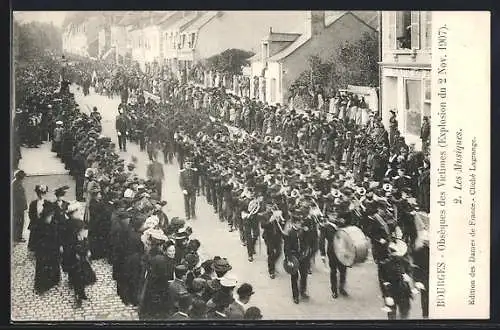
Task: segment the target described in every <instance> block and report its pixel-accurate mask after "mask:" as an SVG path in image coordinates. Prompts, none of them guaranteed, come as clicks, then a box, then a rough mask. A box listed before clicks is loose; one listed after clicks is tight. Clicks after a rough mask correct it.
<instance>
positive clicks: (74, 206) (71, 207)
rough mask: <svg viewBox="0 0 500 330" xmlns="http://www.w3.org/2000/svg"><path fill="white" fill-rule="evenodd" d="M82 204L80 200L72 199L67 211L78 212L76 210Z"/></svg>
mask: <svg viewBox="0 0 500 330" xmlns="http://www.w3.org/2000/svg"><path fill="white" fill-rule="evenodd" d="M81 206H82V205H81V204H80V202H78V201H72V202H70V203H69V205H68V209H67V210H66V212H67V213H68V214H70V213H73V212H76V211H78V210H79V209H80V207H81Z"/></svg>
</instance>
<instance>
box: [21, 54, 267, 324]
mask: <svg viewBox="0 0 500 330" xmlns="http://www.w3.org/2000/svg"><path fill="white" fill-rule="evenodd" d="M59 68H60V65H59V63H58V62H55V61H51V60H50V59H45V58H43V59H39V60H38V61H35V62H34V63H33V64H32V66H30V67H28V68H27V70H26V71H24V72H19V73H18V74H19V76H18V77H17V79H18V80H20V81H22V82H23V83H24V84H26V85H27V86H25V87H26V89H25V90H28V91H29V92H28V93H27V94H26V95H25V97H26V98H25V102H26V103H23V104H19V105H18V106H19V108H21V109H23V108H25V109H26V108H27V109H37V110H38V109H51V110H50V112H51V114H52V115H53V117H52V118H53V119H52V121H53V124H54V126H55V128H54V129H53V131H52V132H50V133H49V132H47V135H48V136H47V137H46V138H47V139H48V140H50V141H51V142H52V145H53V151H54V152H56V153H57V155H58V156H59V157H60V158H61V161H63V162H64V163H65V165H66V167H67V169H69V170H70V173H71V174H72V175H73V176H74V178H75V180H76V188H77V193H76V194H77V200H78V201H73V202H67V201H65V200H64V195H65V191H66V190H67V188H68V187H67V186H66V187H59V188H57V189H54V193H55V196H56V200H55V201H54V200H51V199H50V198H49V197H48V196H49V194H50V193H49V191H50V190H51V189H53V188H52V187H51V188H49V187H47V186H44V185H37V187H36V189H35V192H36V194H37V197H38V198H37V199H36V200H34V201H32V202H31V203H29V207H28V205H27V202H26V197H25V193H24V191H23V188H22V180H23V178H24V177H25V173H24V172H23V171H22V170H18V171H16V173H15V179H14V182H13V186H14V201H15V202H14V205H15V212H14V220H15V223H14V224H15V225H14V228H15V240H16V241H17V242H22V241H23V237H22V227H23V220H24V218H23V216H21V215H23V214H24V211H25V210H26V209H28V214H29V220H30V223H29V226H28V229H29V231H30V235H29V242H28V248H29V250H30V251H32V252H33V253H34V255H35V259H36V266H35V267H36V276H35V283H34V289H35V291H36V293H37V294H44V293H45V292H47V291H48V290H49V289H50V288H52V287H54V286H56V285H57V284H59V283H60V281H61V271H60V267H61V266H62V270H63V273H66V274H68V279H69V284H70V286H71V287H72V288H73V289H74V291H75V297H76V304H77V306H81V304H82V300H85V299H87V295H86V294H85V286H87V285H90V284H93V283H95V282H96V275H95V273H94V271H93V270H92V267H91V260H96V259H103V258H104V259H107V260H108V261H109V263H110V264H111V265H112V266H113V279H114V280H115V281H116V282H117V294H118V295H119V296H120V298H121V299H122V301H123V302H124V303H125V304H132V305H135V306H137V307H138V309H139V315H140V318H141V319H176V320H184V319H206V318H209V319H228V318H229V319H259V318H261V317H262V315H261V313H260V309H259V308H257V307H249V308H246V307H247V304H248V302H249V301H250V299H251V296H252V295H253V293H254V292H253V288H252V286H251V285H250V284H248V283H242V284H240V283H238V282H237V279H236V278H235V277H234V276H233V275H232V274H231V272H230V271H231V269H232V266H231V265H230V264H229V262H228V261H227V260H226V259H225V258H222V257H219V256H216V257H214V258H213V259H209V260H201V259H200V256H199V254H198V249H199V248H200V246H201V242H200V241H199V240H197V239H194V238H191V235H192V229H191V227H189V226H187V225H186V221H185V220H182V219H179V218H172V219H169V218H168V217H167V215H166V214H165V213H164V212H163V211H162V207H163V206H165V204H166V202H165V201H161V199H160V196H159V195H160V193H161V192H158V191H157V190H156V188H157V187H156V186H155V185H154V182H153V181H152V180H149V179H141V178H139V177H138V176H137V175H136V174H135V173H134V171H133V170H132V169H133V166H132V164H128V165H130V166H127V169H125V166H124V165H125V164H124V160H123V159H119V156H118V155H117V154H116V153H115V151H114V149H115V146H114V144H113V143H112V142H111V139H109V138H107V137H104V136H103V135H101V126H100V123H99V121H100V117H99V116H97V115H96V114H95V112H93V113H92V114H91V115H87V114H85V113H83V112H81V111H80V109H79V108H78V105H77V104H76V103H75V99H74V95H73V94H72V93H70V92H69V83H68V82H67V81H62V82H61V81H60V77H59V76H58V75H57V74H54V75H51V74H50V73H51V72H52V73H53V72H58V71H59ZM32 76H33V77H38V79H37V78H35V79H31V77H32ZM32 105H33V107H31V106H32ZM20 113H21V111H17V115H19V114H20ZM17 120H19V119H17ZM16 123H17V125H18V126H17V127H18V128H21V130H22V129H23V128H24V129H25V126H26V122H22V121H16ZM26 131H27V130H26ZM49 135H50V136H49ZM54 188H55V187H54ZM233 291H234V292H233Z"/></svg>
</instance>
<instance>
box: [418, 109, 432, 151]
mask: <svg viewBox="0 0 500 330" xmlns="http://www.w3.org/2000/svg"><path fill="white" fill-rule="evenodd" d="M430 138H431V124H430V123H429V117H427V116H424V122H423V123H422V128H421V129H420V140H422V152H423V153H424V155H426V154H427V153H428V151H429V142H430Z"/></svg>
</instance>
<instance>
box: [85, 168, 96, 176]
mask: <svg viewBox="0 0 500 330" xmlns="http://www.w3.org/2000/svg"><path fill="white" fill-rule="evenodd" d="M92 175H94V169H93V168H91V167H89V168H87V169H86V170H85V177H86V178H89V177H91V176H92Z"/></svg>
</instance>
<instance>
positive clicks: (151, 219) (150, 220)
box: [144, 215, 160, 228]
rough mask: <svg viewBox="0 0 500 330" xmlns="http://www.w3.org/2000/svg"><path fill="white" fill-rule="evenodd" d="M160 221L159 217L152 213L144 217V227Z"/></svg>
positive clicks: (154, 224)
mask: <svg viewBox="0 0 500 330" xmlns="http://www.w3.org/2000/svg"><path fill="white" fill-rule="evenodd" d="M159 223H160V219H159V218H158V216H156V215H152V216H150V217H148V218H147V219H146V221H145V222H144V227H145V228H154V227H156V226H157V225H158V224H159Z"/></svg>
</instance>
